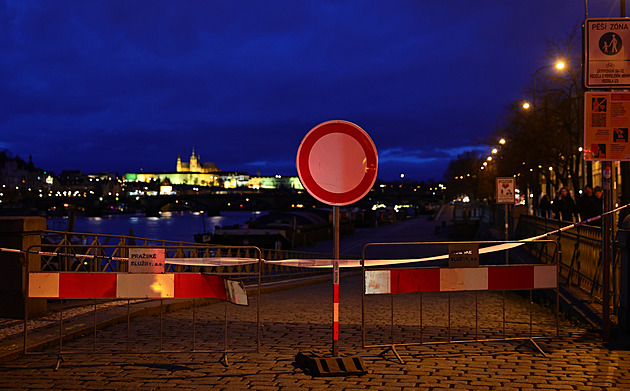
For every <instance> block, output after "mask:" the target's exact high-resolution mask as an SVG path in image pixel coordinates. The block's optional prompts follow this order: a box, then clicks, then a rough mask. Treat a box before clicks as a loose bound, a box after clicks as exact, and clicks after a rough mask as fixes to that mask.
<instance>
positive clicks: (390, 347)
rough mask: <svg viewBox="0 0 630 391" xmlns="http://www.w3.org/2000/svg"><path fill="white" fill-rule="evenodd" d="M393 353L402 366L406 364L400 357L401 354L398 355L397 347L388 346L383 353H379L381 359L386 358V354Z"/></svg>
mask: <svg viewBox="0 0 630 391" xmlns="http://www.w3.org/2000/svg"><path fill="white" fill-rule="evenodd" d="M390 351H391V352H392V353H394V356H396V359H397V360H398V362H399V363H400V364H404V363H405V362H404V361H403V359H402V357H400V354H398V351H397V350H396V345H394V344H392V346H388V347H387V348H386V349H385V350H383V351H382V352H380V353H379V356H380V357H383V358H385V354H387V352H390Z"/></svg>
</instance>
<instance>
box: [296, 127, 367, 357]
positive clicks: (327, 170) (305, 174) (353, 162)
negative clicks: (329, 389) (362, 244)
mask: <svg viewBox="0 0 630 391" xmlns="http://www.w3.org/2000/svg"><path fill="white" fill-rule="evenodd" d="M296 166H297V172H298V176H299V178H300V181H301V182H302V185H303V186H304V188H305V189H306V191H308V192H309V194H311V195H312V196H313V197H315V199H317V200H319V201H321V202H323V203H324V204H327V205H331V206H332V207H333V231H334V256H333V340H332V354H333V356H334V357H338V356H339V348H338V346H337V342H338V341H339V225H340V223H341V221H340V213H339V207H340V206H344V205H349V204H352V203H354V202H356V201H358V200H360V199H361V198H363V197H364V196H365V195H366V194H367V193H368V192H369V191H370V189H372V186H373V185H374V182H375V181H376V173H377V169H378V154H377V152H376V146H375V145H374V142H372V139H371V138H370V136H369V135H368V134H367V133H366V132H365V131H364V130H363V129H361V128H360V127H359V126H358V125H355V124H353V123H351V122H347V121H340V120H335V121H327V122H323V123H321V124H319V125H317V126H315V127H314V128H313V129H311V130H310V131H309V132H308V133H307V134H306V136H304V139H303V140H302V143H301V144H300V147H299V148H298V152H297V158H296Z"/></svg>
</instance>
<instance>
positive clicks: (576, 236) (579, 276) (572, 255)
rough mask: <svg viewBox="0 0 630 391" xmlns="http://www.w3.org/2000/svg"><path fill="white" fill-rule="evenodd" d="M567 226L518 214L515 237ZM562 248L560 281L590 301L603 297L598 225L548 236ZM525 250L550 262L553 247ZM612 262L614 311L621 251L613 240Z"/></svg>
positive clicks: (600, 237) (617, 303)
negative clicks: (577, 289) (582, 293)
mask: <svg viewBox="0 0 630 391" xmlns="http://www.w3.org/2000/svg"><path fill="white" fill-rule="evenodd" d="M567 225H569V223H566V222H562V221H558V220H551V219H545V218H542V217H537V216H532V215H521V216H520V218H519V221H518V224H517V227H516V236H517V237H518V238H528V237H532V236H537V235H540V234H543V233H546V232H549V231H553V230H556V229H559V228H562V227H565V226H567ZM549 238H550V239H555V240H557V241H558V244H559V246H560V248H561V258H560V259H559V262H558V266H559V268H560V275H561V277H562V278H563V280H564V281H563V283H564V284H566V285H568V286H573V287H577V288H579V289H580V290H581V291H583V292H584V293H585V294H586V295H588V298H589V300H590V301H591V302H594V301H597V302H601V300H602V293H603V289H602V257H601V252H602V230H601V228H600V227H595V226H589V225H581V226H577V227H575V228H573V229H570V230H567V231H564V232H561V233H558V234H556V235H551V236H550V237H549ZM526 248H527V250H528V251H529V253H530V254H531V255H533V256H535V257H536V258H537V259H538V261H539V262H543V263H549V262H550V260H551V257H552V255H553V253H552V251H553V250H552V249H550V248H549V247H548V246H547V245H545V244H535V243H534V244H530V245H527V247H526ZM613 254H614V256H613V262H612V265H611V287H610V290H611V291H610V294H611V305H612V311H613V312H612V313H613V314H617V313H618V309H619V303H620V298H621V295H620V276H621V273H620V271H621V264H620V259H621V257H620V252H619V251H617V242H616V240H615V241H614V242H613Z"/></svg>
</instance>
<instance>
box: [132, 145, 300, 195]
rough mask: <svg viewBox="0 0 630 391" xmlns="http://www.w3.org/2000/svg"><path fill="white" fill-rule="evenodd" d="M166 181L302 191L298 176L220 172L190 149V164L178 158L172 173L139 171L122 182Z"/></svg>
mask: <svg viewBox="0 0 630 391" xmlns="http://www.w3.org/2000/svg"><path fill="white" fill-rule="evenodd" d="M152 181H158V182H160V183H162V182H164V181H168V182H169V183H170V184H172V185H191V186H204V187H221V188H224V189H235V188H249V189H280V188H289V189H298V190H303V189H304V187H302V184H301V183H300V180H299V179H298V178H297V177H286V176H285V177H283V176H280V175H274V176H260V174H259V175H256V176H250V175H249V174H247V173H244V172H236V171H220V170H219V168H218V167H217V165H216V164H215V163H203V162H201V158H200V157H199V156H198V155H196V154H195V149H194V148H193V151H192V155H191V156H190V161H189V162H183V161H182V159H181V156H180V155H178V156H177V165H176V168H175V171H174V172H140V173H127V174H125V182H145V183H147V182H152Z"/></svg>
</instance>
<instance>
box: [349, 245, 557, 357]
mask: <svg viewBox="0 0 630 391" xmlns="http://www.w3.org/2000/svg"><path fill="white" fill-rule="evenodd" d="M541 242H542V243H540V244H541V245H544V246H545V248H549V249H551V252H550V253H549V254H550V255H551V258H550V262H549V264H550V265H520V264H519V265H511V264H503V263H502V262H499V264H497V263H496V261H497V257H493V256H492V255H494V254H500V255H501V256H500V257H498V259H499V260H506V261H507V257H505V256H503V254H502V253H505V252H506V251H507V250H508V249H509V248H513V247H515V245H521V244H523V243H524V242H523V241H510V242H497V241H491V242H489V241H480V242H408V243H369V244H367V245H365V247H364V248H363V258H362V261H361V264H362V272H363V290H362V310H361V330H362V344H363V347H364V348H385V350H384V351H383V352H382V353H381V354H380V355H381V356H382V355H384V354H385V353H387V352H390V351H391V352H392V353H393V354H394V355H395V356H396V358H397V360H398V361H399V362H400V363H401V364H402V363H404V361H403V359H402V358H401V356H400V355H399V354H398V352H397V350H396V347H397V346H421V345H435V344H454V343H468V342H494V341H522V342H523V343H526V342H530V343H531V344H532V345H533V346H535V347H536V349H538V350H539V351H540V352H541V353H542V354H543V355H545V352H544V351H543V350H542V349H541V347H540V346H539V345H538V344H537V343H536V342H535V339H547V338H549V337H551V336H552V335H553V333H552V332H551V330H550V329H547V328H545V327H544V326H545V320H544V319H542V316H541V319H535V318H536V316H535V315H534V313H533V309H532V305H533V293H532V291H533V290H538V289H552V290H553V291H554V292H555V314H554V323H555V325H554V326H555V336H556V337H559V334H560V329H559V299H558V267H557V264H556V262H555V261H556V260H557V259H558V255H559V248H558V246H557V244H556V243H555V242H554V241H553V240H543V241H541ZM462 244H467V245H472V246H480V245H481V246H486V247H488V248H486V250H490V249H491V248H490V245H494V246H493V248H492V251H486V252H485V255H481V251H480V254H478V258H479V259H478V260H477V263H478V264H479V265H478V266H473V267H464V268H462V267H444V266H441V267H436V266H432V267H425V266H422V265H421V264H416V266H415V267H392V265H379V266H372V267H368V266H366V260H367V258H366V250H368V249H374V248H377V247H380V248H386V249H387V248H389V249H393V248H395V247H399V248H400V247H407V248H422V247H425V248H426V247H429V246H436V245H457V246H461V245H462ZM506 291H529V306H528V308H527V310H526V311H525V312H526V313H525V314H524V319H526V322H522V319H523V316H522V315H523V314H521V317H520V318H519V320H516V319H512V320H508V319H507V318H506V299H505V292H506ZM493 292H494V295H495V296H496V294H497V293H499V294H501V295H502V300H501V302H500V304H499V303H497V304H496V305H498V306H500V310H499V313H500V315H499V316H498V319H499V321H500V322H501V330H502V331H501V332H498V333H497V332H496V330H495V329H494V328H493V327H491V328H488V326H487V325H485V326H484V327H485V328H484V329H483V330H481V326H480V320H484V322H486V323H487V322H488V321H489V320H491V319H492V318H497V315H496V312H497V311H496V310H493V309H490V310H488V305H487V303H488V302H489V301H491V299H492V297H490V296H487V294H489V293H493ZM409 294H412V295H414V296H417V297H418V302H417V311H416V312H417V314H414V315H412V318H414V319H413V320H410V319H406V321H400V323H399V322H398V321H397V320H398V319H397V317H396V315H395V310H394V307H395V301H394V296H396V295H409ZM455 294H465V295H469V296H470V295H472V303H474V305H473V306H472V308H473V310H472V315H471V316H472V318H473V319H474V322H473V323H472V324H467V325H465V326H464V327H461V328H460V329H459V330H454V326H453V324H452V322H451V318H452V310H451V295H455ZM480 294H486V296H485V297H484V300H483V301H484V302H485V303H486V306H485V312H484V311H483V310H481V309H480V308H479V307H480V306H479V304H480V300H479V298H478V295H480ZM375 295H376V296H378V295H381V296H389V300H380V301H377V302H373V303H372V306H370V308H369V310H368V303H367V297H368V296H375ZM425 295H431V297H432V298H433V300H434V301H435V300H436V299H437V298H439V296H440V295H442V298H445V299H446V302H445V303H444V304H443V306H445V308H444V309H445V311H446V318H447V319H446V320H447V324H446V327H445V328H444V327H443V326H444V325H442V326H438V325H436V324H432V325H431V326H429V325H428V323H427V321H426V316H424V311H425V309H424V308H425V304H423V303H424V300H423V297H424V296H425ZM387 301H389V303H387ZM406 303H407V307H406V308H405V311H404V313H405V315H407V317H408V316H409V314H412V313H413V312H414V309H413V304H412V305H411V306H409V304H410V302H409V301H408V300H407V301H406ZM379 304H380V305H379ZM388 305H389V319H384V320H385V321H384V322H383V321H381V323H380V324H379V323H378V322H374V321H373V323H372V324H370V322H368V321H367V314H368V313H370V314H374V313H377V312H378V311H379V308H380V311H381V313H386V312H387V311H386V310H385V311H383V308H385V307H387V306H388ZM490 307H492V306H490ZM470 309H471V308H468V310H470ZM461 315H462V314H461V313H459V314H458V316H460V317H461ZM433 320H435V319H433ZM405 322H406V323H405ZM416 322H417V323H416ZM508 322H511V323H513V324H518V323H519V322H520V323H526V324H527V327H526V328H524V329H522V330H519V331H515V330H512V334H511V335H510V334H509V333H507V332H506V324H507V323H508ZM387 323H389V341H387V340H386V338H384V337H383V335H384V334H386V333H383V334H379V338H377V339H379V340H376V341H374V340H373V341H369V342H368V339H369V338H368V335H367V334H368V331H367V330H368V329H375V328H378V327H381V328H383V329H385V328H386V327H387ZM534 323H536V324H537V329H536V331H534ZM473 324H474V326H473ZM541 325H542V328H541ZM441 330H442V331H443V332H442V334H444V335H442V337H443V338H440V337H441V335H440V331H441ZM371 333H372V334H376V333H374V331H373V330H372V331H371ZM404 334H410V338H408V340H402V339H401V340H396V337H395V336H396V335H397V336H398V337H399V338H401V337H402V336H403V335H404ZM427 334H432V335H429V336H427ZM455 334H457V335H455ZM536 334H538V335H536ZM444 337H445V338H444Z"/></svg>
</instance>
